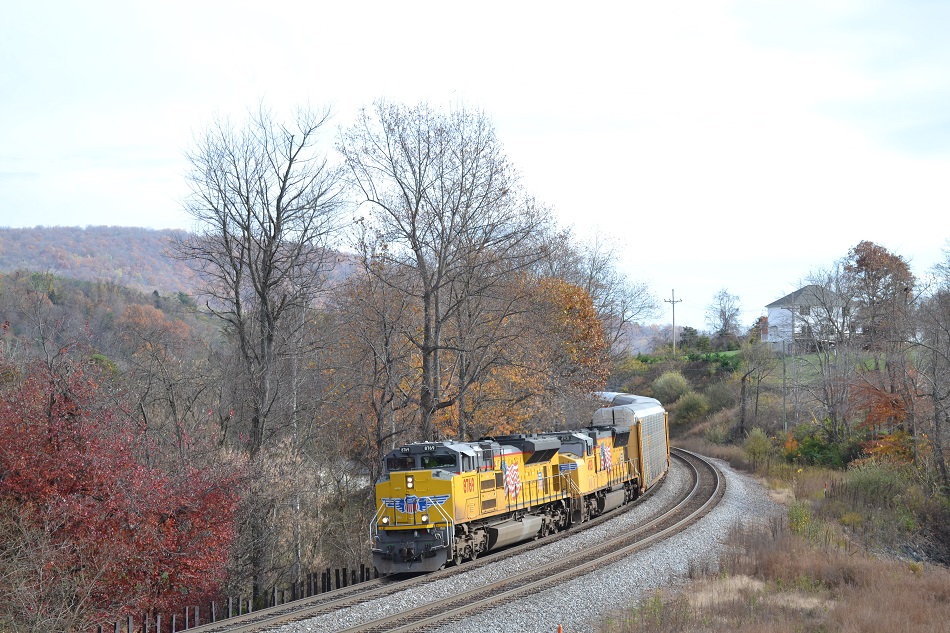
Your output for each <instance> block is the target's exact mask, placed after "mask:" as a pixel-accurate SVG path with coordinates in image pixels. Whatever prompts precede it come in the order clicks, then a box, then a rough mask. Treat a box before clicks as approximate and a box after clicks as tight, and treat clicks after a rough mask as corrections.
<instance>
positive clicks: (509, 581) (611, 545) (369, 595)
mask: <svg viewBox="0 0 950 633" xmlns="http://www.w3.org/2000/svg"><path fill="white" fill-rule="evenodd" d="M674 457H676V458H678V459H679V460H681V461H682V462H684V463H685V464H686V466H687V468H689V470H690V472H691V474H692V480H693V485H692V486H691V487H690V488H689V490H688V491H687V492H686V493H685V494H684V495H683V496H681V497H679V499H678V500H677V502H675V503H673V504H670V505H669V506H667V507H666V508H663V509H662V510H661V512H660V513H659V514H658V515H657V516H656V517H655V518H654V519H653V520H651V521H648V522H645V523H643V524H642V525H640V526H639V527H638V528H637V529H636V530H632V531H628V532H625V533H622V534H617V535H615V536H614V537H613V538H610V539H608V540H606V541H604V542H603V543H601V544H599V545H597V546H596V547H594V548H587V549H585V550H584V551H582V552H577V553H574V554H570V555H566V556H564V557H562V558H559V559H558V560H557V561H554V562H551V563H549V564H546V565H543V566H540V567H535V568H533V569H531V570H530V571H525V572H521V573H514V574H512V575H511V576H509V577H508V578H506V579H505V580H504V581H502V582H497V583H493V584H492V585H491V586H482V587H478V588H476V589H473V590H471V591H468V592H465V593H461V594H454V595H453V596H451V597H449V598H446V599H444V600H439V601H436V602H431V603H428V604H425V605H423V606H421V607H417V608H414V609H412V610H409V611H404V612H400V613H396V614H394V615H391V616H388V617H384V618H381V619H378V620H374V621H372V622H366V623H364V624H361V625H358V626H356V627H353V628H350V629H345V631H346V632H347V633H357V632H360V633H365V632H370V631H390V632H395V631H400V632H406V631H420V630H425V629H429V628H438V627H442V626H445V625H447V624H450V623H451V622H453V621H456V620H459V619H462V618H464V617H466V616H469V615H471V614H473V613H476V612H479V611H483V610H487V609H491V608H493V607H496V606H498V605H500V604H504V603H510V602H511V601H513V600H516V599H517V598H518V597H519V596H521V595H525V594H527V593H537V592H539V591H543V590H544V589H548V588H550V587H553V586H556V585H557V584H559V583H562V582H566V581H568V580H571V579H573V578H576V577H579V576H582V575H584V574H588V573H591V572H593V571H596V570H597V569H600V568H602V567H605V566H607V565H610V564H611V563H613V562H615V561H617V560H620V559H621V558H624V557H626V556H628V555H630V554H632V553H633V552H636V551H638V550H640V549H643V548H645V547H647V546H649V545H650V544H652V543H654V542H656V541H659V540H662V539H664V538H666V537H668V536H671V535H672V534H675V533H676V532H679V531H681V530H683V529H685V528H686V527H688V526H689V525H691V524H693V523H695V522H696V521H698V520H699V519H700V518H701V517H703V516H705V514H706V513H708V512H709V511H710V510H711V509H712V508H713V507H714V506H715V504H716V503H717V502H718V501H719V499H721V498H722V496H723V494H724V493H725V480H724V479H723V477H722V475H721V473H720V472H719V470H718V468H716V467H715V466H714V465H713V464H711V463H710V462H708V461H707V460H705V459H704V458H702V457H701V456H699V455H695V454H693V453H689V452H686V451H682V450H678V449H674ZM654 488H656V486H654ZM616 516H618V513H617V512H610V513H607V514H606V515H603V516H602V517H598V519H596V520H594V521H590V522H588V523H585V524H583V525H584V526H585V528H586V527H594V526H595V525H598V524H600V523H603V522H604V521H607V520H610V519H611V518H613V517H616ZM577 531H578V530H576V529H574V530H569V531H567V532H561V533H558V534H557V535H555V536H552V537H548V538H546V539H543V540H540V541H532V542H528V543H524V544H522V545H519V546H516V547H512V548H508V549H506V550H502V551H501V552H498V553H496V554H495V555H494V556H506V557H507V556H512V555H514V554H517V553H520V552H521V551H523V550H526V549H531V548H535V547H540V546H542V545H548V544H551V543H554V542H556V541H557V540H560V539H561V538H566V537H567V536H570V535H571V534H576V533H577ZM494 556H485V557H483V558H480V559H479V560H477V561H473V562H470V563H466V564H464V565H462V566H460V567H449V568H447V569H444V570H441V571H438V572H434V573H431V574H427V575H425V576H415V577H411V578H408V579H395V580H393V579H379V580H374V581H370V582H366V583H362V584H359V585H354V586H351V587H348V588H346V589H340V590H336V591H333V592H330V593H327V594H321V595H319V596H314V597H313V598H309V599H306V600H298V601H296V602H293V603H288V604H286V605H281V606H279V607H272V608H270V609H265V610H261V611H258V612H256V613H250V614H246V615H243V616H240V617H237V618H231V619H229V620H225V621H221V622H218V623H215V624H208V625H203V626H200V627H195V628H192V629H189V631H191V632H192V633H213V632H218V631H222V632H223V631H228V632H230V633H251V632H252V631H264V630H268V629H272V628H274V627H277V626H280V625H282V624H287V623H289V622H296V621H301V620H305V619H308V618H312V617H315V616H318V615H324V614H327V613H333V612H335V611H338V610H340V609H344V608H347V607H352V606H356V605H358V604H362V603H364V602H368V601H371V600H377V599H379V598H384V597H386V596H388V595H391V594H395V593H397V592H401V591H405V590H406V589H408V588H410V587H413V586H416V585H419V584H424V583H429V582H435V581H437V580H442V579H444V578H446V577H447V576H451V575H454V574H457V573H464V572H466V571H469V570H471V569H475V568H476V567H478V566H481V565H485V564H488V563H490V562H491V561H492V558H494Z"/></svg>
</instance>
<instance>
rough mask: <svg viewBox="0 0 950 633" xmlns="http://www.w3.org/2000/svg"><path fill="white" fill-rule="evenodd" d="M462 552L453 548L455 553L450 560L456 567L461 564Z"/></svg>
mask: <svg viewBox="0 0 950 633" xmlns="http://www.w3.org/2000/svg"><path fill="white" fill-rule="evenodd" d="M462 560H463V559H462V552H461V551H460V550H455V554H454V555H453V556H452V562H453V563H454V564H455V566H456V567H458V566H459V565H461V564H462Z"/></svg>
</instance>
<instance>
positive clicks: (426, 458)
mask: <svg viewBox="0 0 950 633" xmlns="http://www.w3.org/2000/svg"><path fill="white" fill-rule="evenodd" d="M419 461H420V462H421V466H422V468H423V469H426V470H435V469H436V468H444V469H447V470H458V457H457V456H456V454H455V453H449V454H448V455H422V456H421V457H420V458H419Z"/></svg>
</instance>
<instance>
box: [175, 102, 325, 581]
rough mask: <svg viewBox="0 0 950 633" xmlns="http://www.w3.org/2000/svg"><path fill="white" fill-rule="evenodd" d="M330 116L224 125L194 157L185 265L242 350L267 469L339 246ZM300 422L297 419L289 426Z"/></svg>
mask: <svg viewBox="0 0 950 633" xmlns="http://www.w3.org/2000/svg"><path fill="white" fill-rule="evenodd" d="M328 116H329V113H328V111H322V112H314V111H311V110H300V111H298V112H297V114H296V117H295V119H294V121H293V122H292V123H290V124H284V123H280V122H278V121H277V120H276V118H275V117H274V116H273V115H272V114H271V112H269V111H268V110H266V109H264V108H263V107H262V108H261V109H260V110H259V111H258V112H257V113H255V114H253V115H252V116H251V117H250V118H249V119H248V121H247V122H246V123H245V124H244V126H243V127H235V126H233V125H232V124H231V123H230V122H228V121H224V120H219V121H217V122H215V123H214V124H213V125H211V126H210V127H209V128H208V129H207V131H206V132H205V133H204V135H203V136H201V137H199V138H198V139H197V140H196V143H195V147H194V149H193V150H192V151H191V152H190V153H189V154H188V159H189V161H190V163H191V171H190V174H189V184H190V186H191V195H190V197H189V198H188V200H187V203H186V209H187V211H188V212H189V213H190V214H191V216H192V217H193V218H194V220H195V221H196V224H197V234H196V235H195V236H194V237H192V238H187V239H184V240H183V241H181V242H179V243H178V244H177V254H178V255H179V256H180V257H181V258H183V259H185V260H186V261H188V262H189V263H190V265H191V266H192V267H193V268H194V269H195V271H196V272H197V273H198V275H199V278H200V279H201V280H202V282H203V284H204V287H203V291H204V294H205V296H206V297H207V306H208V308H209V309H210V310H211V312H212V313H213V314H214V315H215V316H217V317H218V318H219V319H221V320H222V321H223V322H224V323H225V324H226V325H227V332H228V333H229V334H230V335H231V336H232V337H233V340H234V342H235V345H236V346H237V348H238V350H239V354H238V355H239V358H240V359H241V364H242V374H243V376H242V378H243V380H242V382H243V384H244V386H245V389H244V391H243V393H244V396H243V402H240V403H239V405H238V406H237V407H236V410H237V414H238V415H239V416H242V417H245V418H246V422H247V427H246V433H247V442H246V444H245V450H246V452H247V454H248V456H249V458H250V461H251V464H252V466H255V467H261V466H262V460H263V459H264V458H265V452H264V450H263V449H264V448H265V446H266V445H267V443H268V441H269V438H270V437H271V436H272V435H273V433H274V432H275V430H276V429H275V420H276V419H275V416H274V413H275V411H277V410H278V407H279V405H280V404H281V402H282V398H283V399H284V400H286V398H287V396H288V392H291V391H292V390H290V389H288V385H287V383H288V381H289V380H290V378H289V373H290V372H285V371H282V369H287V368H288V367H292V366H293V363H286V362H283V361H285V360H287V359H289V358H290V357H291V355H292V354H295V353H297V352H298V351H299V349H300V347H301V346H304V345H305V342H304V333H305V332H306V331H307V330H306V324H307V321H308V320H307V319H306V318H305V317H304V316H302V315H305V314H306V312H307V311H308V310H310V309H311V308H312V307H313V303H314V300H315V299H316V297H317V295H318V294H319V293H320V292H321V290H322V289H323V288H324V282H325V277H326V273H327V271H328V268H329V264H330V260H329V258H328V243H329V240H330V238H331V236H332V234H333V232H334V230H335V227H336V224H337V214H336V212H337V210H338V207H339V205H340V188H339V182H340V180H339V172H338V171H336V170H335V169H333V168H331V167H330V166H329V165H328V162H327V159H326V158H325V155H324V153H323V152H322V151H321V149H320V147H319V146H318V141H319V136H320V131H321V128H322V127H323V126H324V124H325V123H326V121H327V118H328ZM292 418H293V415H288V416H285V421H289V420H290V419H292ZM267 517H268V508H258V509H257V511H255V512H253V513H252V515H251V517H250V519H249V530H250V540H251V556H250V559H251V560H250V568H251V576H252V585H253V592H254V595H255V597H257V596H260V595H261V591H262V585H261V583H262V582H263V580H264V578H263V577H264V572H265V569H264V565H265V563H264V560H265V551H264V550H265V548H264V540H263V539H264V537H265V524H266V521H267V520H268V519H267Z"/></svg>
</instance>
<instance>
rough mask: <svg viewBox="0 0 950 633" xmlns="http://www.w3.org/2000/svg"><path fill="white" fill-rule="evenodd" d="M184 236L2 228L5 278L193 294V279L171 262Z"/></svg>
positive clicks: (0, 269)
mask: <svg viewBox="0 0 950 633" xmlns="http://www.w3.org/2000/svg"><path fill="white" fill-rule="evenodd" d="M183 234H184V232H183V231H176V230H163V231H156V230H153V229H145V228H137V227H120V226H89V227H86V228H82V227H78V226H55V227H40V226H38V227H34V228H29V229H11V228H0V273H6V272H12V271H15V270H29V271H38V272H47V273H51V274H53V275H56V276H57V277H69V278H72V279H82V280H85V281H95V282H111V283H115V284H118V285H121V286H127V287H130V288H135V289H137V290H141V291H143V292H148V293H150V292H152V291H154V290H157V291H159V293H162V294H165V293H170V292H179V291H185V292H188V291H189V290H190V289H191V288H192V286H193V281H192V280H193V277H194V275H193V273H192V272H191V271H190V270H189V269H188V267H187V266H186V265H185V264H184V263H182V262H180V261H177V260H175V259H173V258H171V257H169V256H168V254H167V252H168V248H169V245H170V243H171V241H172V239H173V238H175V237H176V236H181V235H183Z"/></svg>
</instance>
